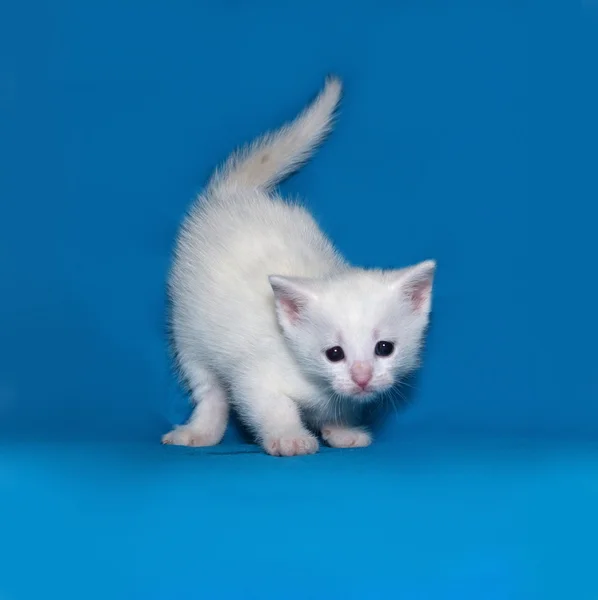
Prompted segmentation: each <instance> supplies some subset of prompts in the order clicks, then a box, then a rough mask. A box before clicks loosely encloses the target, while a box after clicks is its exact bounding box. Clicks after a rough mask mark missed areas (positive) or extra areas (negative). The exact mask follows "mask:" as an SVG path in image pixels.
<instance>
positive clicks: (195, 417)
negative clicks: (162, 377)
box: [162, 365, 229, 446]
mask: <svg viewBox="0 0 598 600" xmlns="http://www.w3.org/2000/svg"><path fill="white" fill-rule="evenodd" d="M183 371H184V374H185V375H186V377H187V380H188V382H189V385H190V387H191V396H192V398H193V401H194V402H195V408H194V409H193V412H192V413H191V417H190V418H189V420H188V421H187V423H185V424H184V425H179V426H178V427H175V428H174V429H173V430H172V431H171V432H170V433H167V434H166V435H164V436H163V437H162V443H163V444H174V445H175V446H215V445H216V444H218V443H220V441H221V440H222V438H223V437H224V432H225V431H226V426H227V424H228V414H229V404H228V399H227V397H226V392H225V390H224V389H223V387H222V385H221V384H220V382H219V381H218V379H217V378H216V377H215V375H214V374H213V373H212V372H211V371H209V370H208V369H206V368H204V367H202V366H200V365H193V366H192V367H190V368H189V367H186V368H184V369H183Z"/></svg>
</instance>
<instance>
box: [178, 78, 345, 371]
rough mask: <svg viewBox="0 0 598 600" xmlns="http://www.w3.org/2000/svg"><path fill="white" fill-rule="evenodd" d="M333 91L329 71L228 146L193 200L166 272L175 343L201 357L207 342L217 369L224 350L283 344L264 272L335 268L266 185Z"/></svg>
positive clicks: (302, 152)
mask: <svg viewBox="0 0 598 600" xmlns="http://www.w3.org/2000/svg"><path fill="white" fill-rule="evenodd" d="M340 93H341V85H340V82H339V81H338V80H337V79H335V78H329V79H328V80H327V82H326V85H325V87H324V89H323V90H322V92H321V93H320V94H319V95H318V97H317V98H316V99H315V101H314V102H313V103H312V104H311V105H309V106H308V107H307V108H306V109H305V110H304V111H303V112H302V113H301V114H300V115H299V116H298V117H297V119H295V120H294V121H292V122H291V123H289V124H287V125H285V126H284V127H282V128H281V129H279V130H278V131H275V132H273V133H268V134H266V135H264V136H262V137H261V138H259V139H258V140H257V141H255V142H253V143H252V144H250V145H248V146H246V147H245V148H243V149H241V150H239V151H237V152H235V153H234V154H233V155H232V156H231V157H230V158H229V159H228V161H227V162H226V163H225V165H224V166H223V167H222V168H221V169H220V170H218V171H217V172H216V173H215V175H214V176H213V177H212V179H211V181H210V183H209V185H208V187H207V188H206V191H205V192H204V193H203V194H202V195H201V196H200V197H199V198H198V200H197V201H196V203H195V205H194V206H193V207H192V210H191V212H190V213H189V216H188V217H187V219H186V221H185V224H184V226H183V229H182V231H181V234H180V237H179V240H178V244H177V249H176V256H175V262H174V267H173V272H172V276H171V281H170V291H171V296H172V300H173V332H174V335H175V346H176V348H177V351H178V352H179V353H180V352H181V351H182V352H190V353H196V352H200V353H201V354H202V355H203V356H202V357H201V358H202V360H204V361H205V360H206V356H205V355H204V354H205V349H207V348H210V349H211V350H212V352H211V356H210V357H209V359H210V362H211V363H212V364H213V366H214V368H216V369H217V370H218V371H219V372H222V370H223V367H224V364H225V363H227V362H230V355H231V353H234V352H239V353H248V352H252V351H253V350H254V349H255V346H256V345H260V346H263V345H264V344H266V345H267V344H269V345H271V346H272V349H273V351H278V352H282V353H286V348H285V347H283V346H284V345H283V344H282V342H281V340H280V335H279V333H278V328H277V325H276V321H275V315H274V310H273V299H272V290H271V287H270V285H269V282H268V276H269V275H271V274H273V273H276V274H280V275H285V274H286V275H295V276H306V277H319V276H324V275H326V274H329V273H332V272H335V271H338V270H340V269H343V268H344V263H343V261H342V259H341V258H340V257H339V255H338V254H337V252H336V251H335V250H334V248H333V246H332V245H331V244H330V242H329V241H328V239H327V238H326V237H325V236H324V235H323V233H322V232H321V231H320V229H319V227H318V226H317V224H316V223H315V221H314V219H313V218H312V216H311V215H310V214H309V213H308V212H307V211H306V210H305V209H303V208H302V207H300V206H298V205H293V204H289V203H286V202H284V201H283V200H282V199H280V198H279V197H278V196H276V195H272V194H271V193H270V190H271V188H272V186H274V185H275V184H276V183H278V182H279V181H281V180H282V179H283V178H284V177H285V176H287V175H289V174H290V173H291V172H293V171H294V170H296V169H297V168H298V167H299V166H300V165H301V164H302V163H303V162H305V160H307V158H308V157H309V156H310V154H311V153H312V152H313V150H314V149H315V148H316V147H317V145H318V144H319V143H320V142H321V141H322V140H323V139H324V137H325V136H326V134H327V133H328V132H329V130H330V128H331V124H332V120H333V116H334V112H335V109H336V107H337V104H338V101H339V99H340ZM214 362H216V363H220V364H219V365H217V364H214Z"/></svg>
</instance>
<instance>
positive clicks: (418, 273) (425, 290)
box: [398, 260, 436, 315]
mask: <svg viewBox="0 0 598 600" xmlns="http://www.w3.org/2000/svg"><path fill="white" fill-rule="evenodd" d="M435 271H436V261H434V260H426V261H424V262H421V263H419V264H417V265H415V266H413V267H408V268H407V269H405V270H403V271H402V277H400V278H399V281H398V284H399V286H400V288H401V292H402V293H403V294H405V295H406V297H407V298H408V299H409V301H410V302H411V308H412V310H413V312H415V313H418V314H422V315H427V314H428V313H429V312H430V309H431V308H432V284H433V283H434V272H435Z"/></svg>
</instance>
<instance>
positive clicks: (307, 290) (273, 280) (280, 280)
mask: <svg viewBox="0 0 598 600" xmlns="http://www.w3.org/2000/svg"><path fill="white" fill-rule="evenodd" d="M268 280H269V281H270V285H271V286H272V291H273V292H274V299H275V302H276V313H277V316H278V321H279V323H280V325H281V326H282V328H283V329H287V328H288V327H289V326H291V325H295V324H296V323H297V321H299V319H300V317H301V314H302V312H303V311H304V309H305V307H306V306H307V304H308V303H309V302H310V301H312V300H314V299H315V297H316V287H317V281H316V280H315V279H308V278H303V277H283V276H281V275H270V276H269V277H268Z"/></svg>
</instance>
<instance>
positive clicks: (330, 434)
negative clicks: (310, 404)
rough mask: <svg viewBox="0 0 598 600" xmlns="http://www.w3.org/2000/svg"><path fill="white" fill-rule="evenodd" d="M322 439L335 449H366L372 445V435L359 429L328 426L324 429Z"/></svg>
mask: <svg viewBox="0 0 598 600" xmlns="http://www.w3.org/2000/svg"><path fill="white" fill-rule="evenodd" d="M322 438H323V439H324V441H325V442H326V443H327V444H328V445H330V446H332V447H333V448H364V447H365V446H369V445H370V444H371V443H372V436H371V434H370V433H369V432H368V431H366V430H365V429H361V428H359V427H340V426H339V425H327V426H326V427H323V428H322Z"/></svg>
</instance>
